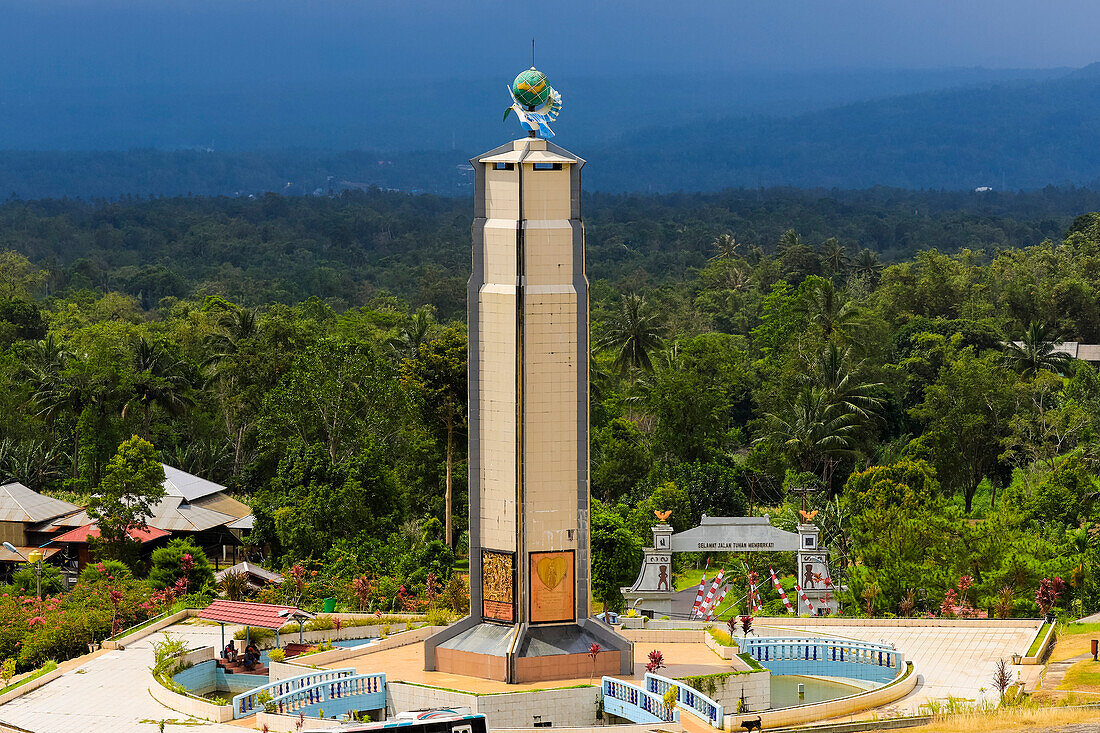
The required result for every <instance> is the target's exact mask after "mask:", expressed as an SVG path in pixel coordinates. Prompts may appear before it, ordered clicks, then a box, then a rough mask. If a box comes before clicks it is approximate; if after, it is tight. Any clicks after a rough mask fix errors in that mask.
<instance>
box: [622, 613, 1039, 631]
mask: <svg viewBox="0 0 1100 733" xmlns="http://www.w3.org/2000/svg"><path fill="white" fill-rule="evenodd" d="M620 620H622V622H623V629H624V632H626V631H629V630H631V629H642V628H644V629H647V630H652V629H678V630H685V629H705V628H707V627H708V626H713V625H714V624H713V622H709V621H684V620H675V619H673V620H669V621H662V620H660V619H649V620H643V619H642V618H641V617H638V618H624V617H620ZM753 622H754V624H755V625H757V626H781V627H783V626H794V627H800V628H804V629H815V628H827V627H829V626H897V627H902V628H910V627H921V626H932V627H940V628H944V627H947V628H968V627H972V626H975V625H982V626H1003V627H1005V628H1010V629H1025V628H1032V627H1033V628H1038V627H1039V626H1041V625H1042V623H1043V620H1042V619H1038V618H1008V619H991V618H978V619H966V618H857V617H854V616H853V617H846V616H756V617H754V618H753Z"/></svg>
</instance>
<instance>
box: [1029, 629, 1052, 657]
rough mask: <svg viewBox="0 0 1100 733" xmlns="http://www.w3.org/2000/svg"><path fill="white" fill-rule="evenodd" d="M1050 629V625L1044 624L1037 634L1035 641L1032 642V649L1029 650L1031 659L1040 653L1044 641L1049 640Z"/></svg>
mask: <svg viewBox="0 0 1100 733" xmlns="http://www.w3.org/2000/svg"><path fill="white" fill-rule="evenodd" d="M1049 628H1050V624H1043V625H1042V627H1041V628H1040V629H1039V632H1038V633H1037V634H1035V640H1034V641H1032V642H1031V648H1030V649H1028V650H1027V655H1026V656H1029V657H1034V656H1035V655H1036V654H1038V653H1039V645H1040V644H1042V643H1043V639H1045V638H1047V629H1049Z"/></svg>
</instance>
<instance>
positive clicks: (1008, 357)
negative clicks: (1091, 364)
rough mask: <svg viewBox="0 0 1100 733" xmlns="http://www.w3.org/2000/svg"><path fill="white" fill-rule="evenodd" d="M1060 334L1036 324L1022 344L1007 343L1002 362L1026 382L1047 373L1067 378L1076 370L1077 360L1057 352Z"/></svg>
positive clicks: (1026, 334)
mask: <svg viewBox="0 0 1100 733" xmlns="http://www.w3.org/2000/svg"><path fill="white" fill-rule="evenodd" d="M1057 341H1058V334H1057V333H1056V332H1055V331H1054V330H1053V329H1051V328H1048V327H1047V325H1046V324H1044V323H1039V322H1038V321H1032V322H1031V323H1029V324H1028V326H1027V330H1025V331H1024V334H1023V338H1022V340H1020V341H1009V340H1007V339H1006V340H1005V342H1004V354H1003V356H1002V361H1003V363H1004V366H1005V367H1006V368H1007V369H1011V370H1012V371H1014V372H1016V373H1017V374H1019V375H1020V376H1021V377H1024V378H1025V379H1034V378H1035V375H1036V374H1038V373H1039V372H1041V371H1043V370H1044V369H1045V370H1047V371H1051V372H1054V373H1055V374H1065V373H1066V372H1068V371H1070V369H1072V367H1073V357H1071V356H1070V355H1069V354H1066V353H1065V352H1062V351H1055V350H1054V345H1055V343H1056V342H1057Z"/></svg>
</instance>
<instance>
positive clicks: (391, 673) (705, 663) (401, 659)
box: [332, 643, 730, 693]
mask: <svg viewBox="0 0 1100 733" xmlns="http://www.w3.org/2000/svg"><path fill="white" fill-rule="evenodd" d="M656 648H659V649H660V651H661V654H662V655H663V656H664V660H665V664H666V665H667V666H666V667H665V668H664V669H662V670H661V672H660V673H661V674H663V675H666V676H669V677H687V676H693V675H704V674H718V673H722V672H728V671H729V670H730V666H729V662H725V661H723V660H722V659H721V658H720V657H719V656H718V655H716V654H715V653H714V652H712V651H711V650H710V649H709V648H707V646H706V645H705V644H703V643H699V644H648V645H647V644H644V643H638V644H635V645H634V675H635V677H637V678H639V679H640V678H641V677H642V675H643V674H644V673H645V665H646V662H648V661H649V652H650V651H651V650H652V649H656ZM332 666H334V667H355V669H356V670H357V671H358V672H360V673H364V674H365V673H371V672H385V673H386V680H387V681H389V682H413V683H416V684H421V685H430V686H432V687H445V688H447V689H450V690H462V691H464V692H473V693H492V692H522V691H523V690H544V689H547V688H552V687H572V686H574V685H587V684H594V685H597V684H599V678H595V679H592V680H590V679H589V678H588V677H580V678H575V679H572V678H571V679H562V680H554V681H552V682H532V683H529V684H521V685H508V684H505V683H503V682H495V681H493V680H483V679H478V678H476V677H463V676H461V675H454V674H446V673H443V672H425V671H424V647H423V645H422V644H409V645H407V646H400V647H396V648H394V649H386V650H384V651H380V652H373V653H367V654H363V655H362V656H358V657H353V658H352V659H345V660H343V661H341V662H337V663H335V664H333V665H332ZM619 676H620V677H621V676H622V675H619Z"/></svg>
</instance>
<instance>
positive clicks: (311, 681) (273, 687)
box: [233, 667, 355, 718]
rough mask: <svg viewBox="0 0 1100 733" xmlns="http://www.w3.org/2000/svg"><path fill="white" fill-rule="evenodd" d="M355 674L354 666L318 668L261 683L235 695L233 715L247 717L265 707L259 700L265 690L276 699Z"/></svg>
mask: <svg viewBox="0 0 1100 733" xmlns="http://www.w3.org/2000/svg"><path fill="white" fill-rule="evenodd" d="M354 674H355V668H354V667H344V668H342V669H324V670H318V671H316V672H309V673H308V674H300V675H298V676H297V677H287V678H286V679H282V680H278V681H277V682H269V683H268V684H266V685H261V686H260V687H257V688H255V689H253V690H249V691H248V692H242V693H241V694H239V695H235V696H234V697H233V717H234V718H246V717H248V716H249V715H252V714H254V713H256V712H257V710H258V709H260V708H262V707H263V704H262V703H260V702H259V697H260V695H261V694H262V693H264V692H266V693H267V694H268V695H270V696H271V699H272V700H274V699H275V698H277V697H282V696H284V695H286V694H288V693H291V692H294V691H295V690H300V689H302V688H303V687H311V686H313V685H316V684H318V683H321V682H326V681H329V680H334V679H339V678H341V677H350V676H352V675H354Z"/></svg>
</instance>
